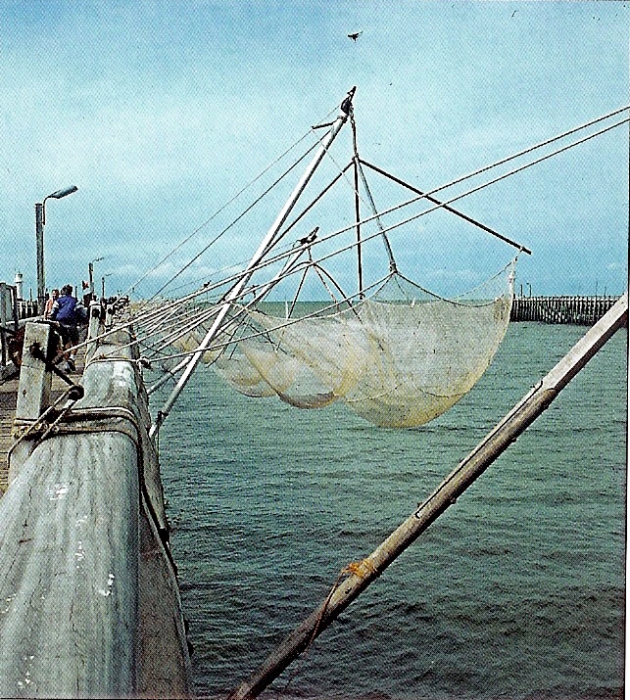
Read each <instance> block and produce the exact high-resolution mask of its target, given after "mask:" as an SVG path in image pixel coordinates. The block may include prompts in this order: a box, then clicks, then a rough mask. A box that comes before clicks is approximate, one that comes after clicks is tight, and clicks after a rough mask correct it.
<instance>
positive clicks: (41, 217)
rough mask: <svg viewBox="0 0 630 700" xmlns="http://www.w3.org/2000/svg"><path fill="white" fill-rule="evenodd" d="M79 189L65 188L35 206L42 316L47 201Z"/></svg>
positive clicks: (39, 309) (40, 310)
mask: <svg viewBox="0 0 630 700" xmlns="http://www.w3.org/2000/svg"><path fill="white" fill-rule="evenodd" d="M78 189H79V188H78V187H77V186H76V185H71V186H70V187H64V188H63V189H62V190H57V191H56V192H53V193H52V194H49V195H48V196H47V197H44V201H43V202H38V203H37V204H36V205H35V240H36V247H37V250H36V253H37V311H38V313H39V314H40V315H41V314H43V313H44V305H45V303H46V279H45V274H44V225H45V223H46V200H47V199H62V197H67V196H68V195H69V194H73V193H74V192H76V191H77V190H78Z"/></svg>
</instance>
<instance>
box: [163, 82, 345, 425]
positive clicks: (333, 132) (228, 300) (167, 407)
mask: <svg viewBox="0 0 630 700" xmlns="http://www.w3.org/2000/svg"><path fill="white" fill-rule="evenodd" d="M355 89H356V88H352V90H350V92H349V93H348V96H347V97H346V99H345V100H344V101H343V103H342V105H341V112H340V114H339V116H338V117H337V118H336V119H335V121H334V122H333V123H332V126H331V127H330V130H329V131H328V133H327V134H326V136H325V137H324V138H323V139H322V142H321V144H320V146H319V148H318V149H317V152H316V153H315V156H314V157H313V159H312V161H311V162H310V164H309V166H308V167H307V169H306V171H305V172H304V174H303V175H302V177H301V178H300V181H299V182H298V184H297V185H296V186H295V188H294V190H293V192H292V193H291V196H290V197H289V199H288V200H287V202H286V203H285V205H284V206H283V207H282V209H281V210H280V213H279V214H278V216H277V217H276V220H275V221H274V222H273V225H272V226H271V228H270V229H269V231H268V232H267V235H266V236H265V237H264V238H263V240H262V242H261V243H260V245H259V247H258V250H257V251H256V252H255V253H254V256H253V258H252V259H251V260H250V261H249V263H248V265H247V267H246V268H245V270H243V274H242V276H241V278H240V279H239V280H238V282H236V284H235V285H234V286H233V287H232V288H231V289H230V291H229V292H228V293H227V294H226V296H225V302H224V303H223V305H222V306H221V308H220V310H219V313H218V314H217V317H216V319H215V321H214V323H213V324H212V326H211V327H210V329H209V330H208V332H207V333H206V335H205V337H204V338H203V340H202V341H201V343H200V344H199V347H198V348H197V349H196V350H195V352H194V353H193V355H191V357H190V359H189V360H187V362H186V366H185V369H184V371H183V372H182V375H181V377H180V378H179V380H178V382H177V384H176V385H175V387H174V388H173V391H172V392H171V395H170V396H169V397H168V399H167V400H166V402H165V403H164V405H163V406H162V409H161V410H160V411H158V414H157V416H156V418H155V421H154V423H153V425H152V426H151V429H150V431H149V436H150V437H153V436H154V435H155V434H156V433H157V431H158V430H159V429H160V426H161V425H162V424H163V423H164V421H165V420H166V418H167V416H168V414H169V413H170V411H171V408H173V405H174V404H175V402H176V401H177V399H178V398H179V396H180V394H181V393H182V391H183V389H184V387H185V386H186V384H188V380H189V379H190V377H191V376H192V374H193V372H194V371H195V369H196V368H197V365H198V364H199V362H200V361H201V359H202V358H203V355H204V353H205V351H206V350H207V349H208V347H209V346H210V343H211V342H212V340H213V339H214V337H215V336H216V335H217V333H218V332H219V330H220V329H221V325H222V324H223V321H224V320H225V317H226V316H227V314H228V312H229V311H230V308H231V306H232V302H233V301H234V300H235V299H236V298H237V297H238V296H239V294H240V293H241V291H242V290H243V288H244V287H245V285H246V284H247V282H248V281H249V279H250V278H251V276H252V274H253V270H254V268H255V267H256V265H258V263H259V262H260V261H261V260H262V258H263V257H264V256H265V255H266V253H267V252H268V251H269V248H270V246H271V245H272V244H273V243H274V239H275V237H276V235H277V234H278V232H279V231H280V228H281V227H282V225H283V224H284V222H285V221H286V220H287V217H288V216H289V214H290V213H291V210H292V209H293V207H294V206H295V204H296V203H297V201H298V199H299V198H300V195H301V194H302V192H303V191H304V189H305V188H306V185H307V184H308V183H309V181H310V179H311V177H312V176H313V173H314V172H315V170H316V169H317V167H318V165H319V164H320V163H321V161H322V158H323V157H324V155H325V154H326V151H327V150H328V148H329V147H330V145H331V144H332V142H333V141H334V140H335V137H336V136H337V134H338V133H339V131H340V130H341V127H342V126H343V125H344V124H345V123H346V121H347V120H348V113H349V111H350V109H351V105H352V98H353V97H354V92H355Z"/></svg>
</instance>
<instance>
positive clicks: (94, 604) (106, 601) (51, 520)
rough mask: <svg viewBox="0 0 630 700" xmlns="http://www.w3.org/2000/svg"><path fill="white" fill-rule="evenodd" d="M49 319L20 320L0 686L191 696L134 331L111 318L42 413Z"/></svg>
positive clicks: (39, 692) (2, 579) (38, 691)
mask: <svg viewBox="0 0 630 700" xmlns="http://www.w3.org/2000/svg"><path fill="white" fill-rule="evenodd" d="M98 325H99V319H98V318H95V320H94V321H93V322H92V323H91V332H92V334H94V332H95V329H97V328H98ZM52 332H53V331H52V329H51V328H50V326H48V325H45V324H41V323H29V324H28V326H27V331H26V338H25V345H24V354H23V365H22V373H21V379H20V390H19V396H18V407H17V410H16V421H15V425H16V431H17V433H18V435H21V439H20V440H19V442H18V443H17V444H16V446H15V447H14V449H13V450H12V451H11V455H10V469H9V488H8V490H7V492H6V494H5V495H4V497H3V498H2V499H1V500H0V570H1V571H2V576H0V697H22V696H25V697H42V696H45V697H134V696H135V697H152V698H154V697H186V696H190V695H192V683H191V670H190V659H189V655H188V648H187V641H186V634H185V630H184V623H183V618H182V614H181V603H180V598H179V589H178V584H177V580H176V574H175V569H174V566H173V564H172V560H171V558H170V552H169V548H168V525H167V521H166V517H165V513H164V503H163V497H162V485H161V480H160V474H159V465H158V459H157V455H156V452H155V449H154V447H153V444H152V442H151V440H149V439H148V435H147V426H148V425H150V418H149V413H148V408H147V400H146V393H145V390H144V385H143V382H142V378H141V375H140V369H139V367H138V363H137V361H136V360H137V351H136V347H135V345H133V343H132V344H131V345H129V343H130V341H133V338H132V337H131V336H130V333H129V332H128V331H119V332H117V333H115V334H113V335H111V336H109V337H108V338H107V340H106V341H105V342H104V343H102V344H98V345H96V344H94V345H93V347H92V348H91V349H90V352H89V353H88V355H89V357H90V359H89V362H88V364H87V366H86V368H85V372H84V375H83V380H82V390H81V388H78V389H77V388H72V387H69V390H68V392H67V395H66V396H65V398H64V399H63V400H62V402H61V403H60V404H59V405H58V406H57V408H56V409H55V410H52V411H49V412H48V413H44V411H45V409H46V408H47V407H48V404H49V402H50V385H51V370H50V365H49V364H48V365H47V364H46V362H44V360H43V359H41V358H42V356H44V357H45V355H46V353H47V354H48V357H50V355H51V349H52V348H53V346H54V345H55V343H54V341H53V340H52V339H51V333H52ZM37 348H39V351H37ZM81 394H83V397H82V398H78V397H79V396H80V395H81ZM43 413H44V415H43V416H42V414H43ZM57 420H58V422H56V424H55V421H57Z"/></svg>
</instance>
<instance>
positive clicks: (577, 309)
mask: <svg viewBox="0 0 630 700" xmlns="http://www.w3.org/2000/svg"><path fill="white" fill-rule="evenodd" d="M618 299H619V297H618V296H614V297H613V296H596V297H583V296H551V297H547V296H544V297H543V296H536V297H523V296H517V297H514V302H513V304H512V315H511V318H510V320H511V321H538V322H540V323H571V324H575V325H579V326H592V325H594V324H595V323H597V321H599V319H600V318H601V317H602V316H603V315H604V314H605V313H606V312H607V311H608V310H609V309H610V308H611V307H612V306H613V304H614V303H615V302H616V301H617V300H618Z"/></svg>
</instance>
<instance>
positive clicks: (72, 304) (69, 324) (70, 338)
mask: <svg viewBox="0 0 630 700" xmlns="http://www.w3.org/2000/svg"><path fill="white" fill-rule="evenodd" d="M50 318H51V320H53V321H57V323H58V324H59V327H60V330H61V339H62V341H63V347H64V349H65V350H68V349H69V348H72V347H73V346H74V345H77V344H78V343H79V328H78V324H79V320H80V317H79V314H78V310H77V300H76V299H75V297H73V296H72V285H70V284H66V285H65V287H62V288H61V296H60V297H59V298H58V299H57V300H56V301H55V303H54V304H53V309H52V313H51V315H50ZM75 356H76V350H70V352H67V353H66V354H65V358H66V366H65V369H66V371H68V372H74V370H75V365H74V361H75Z"/></svg>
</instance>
